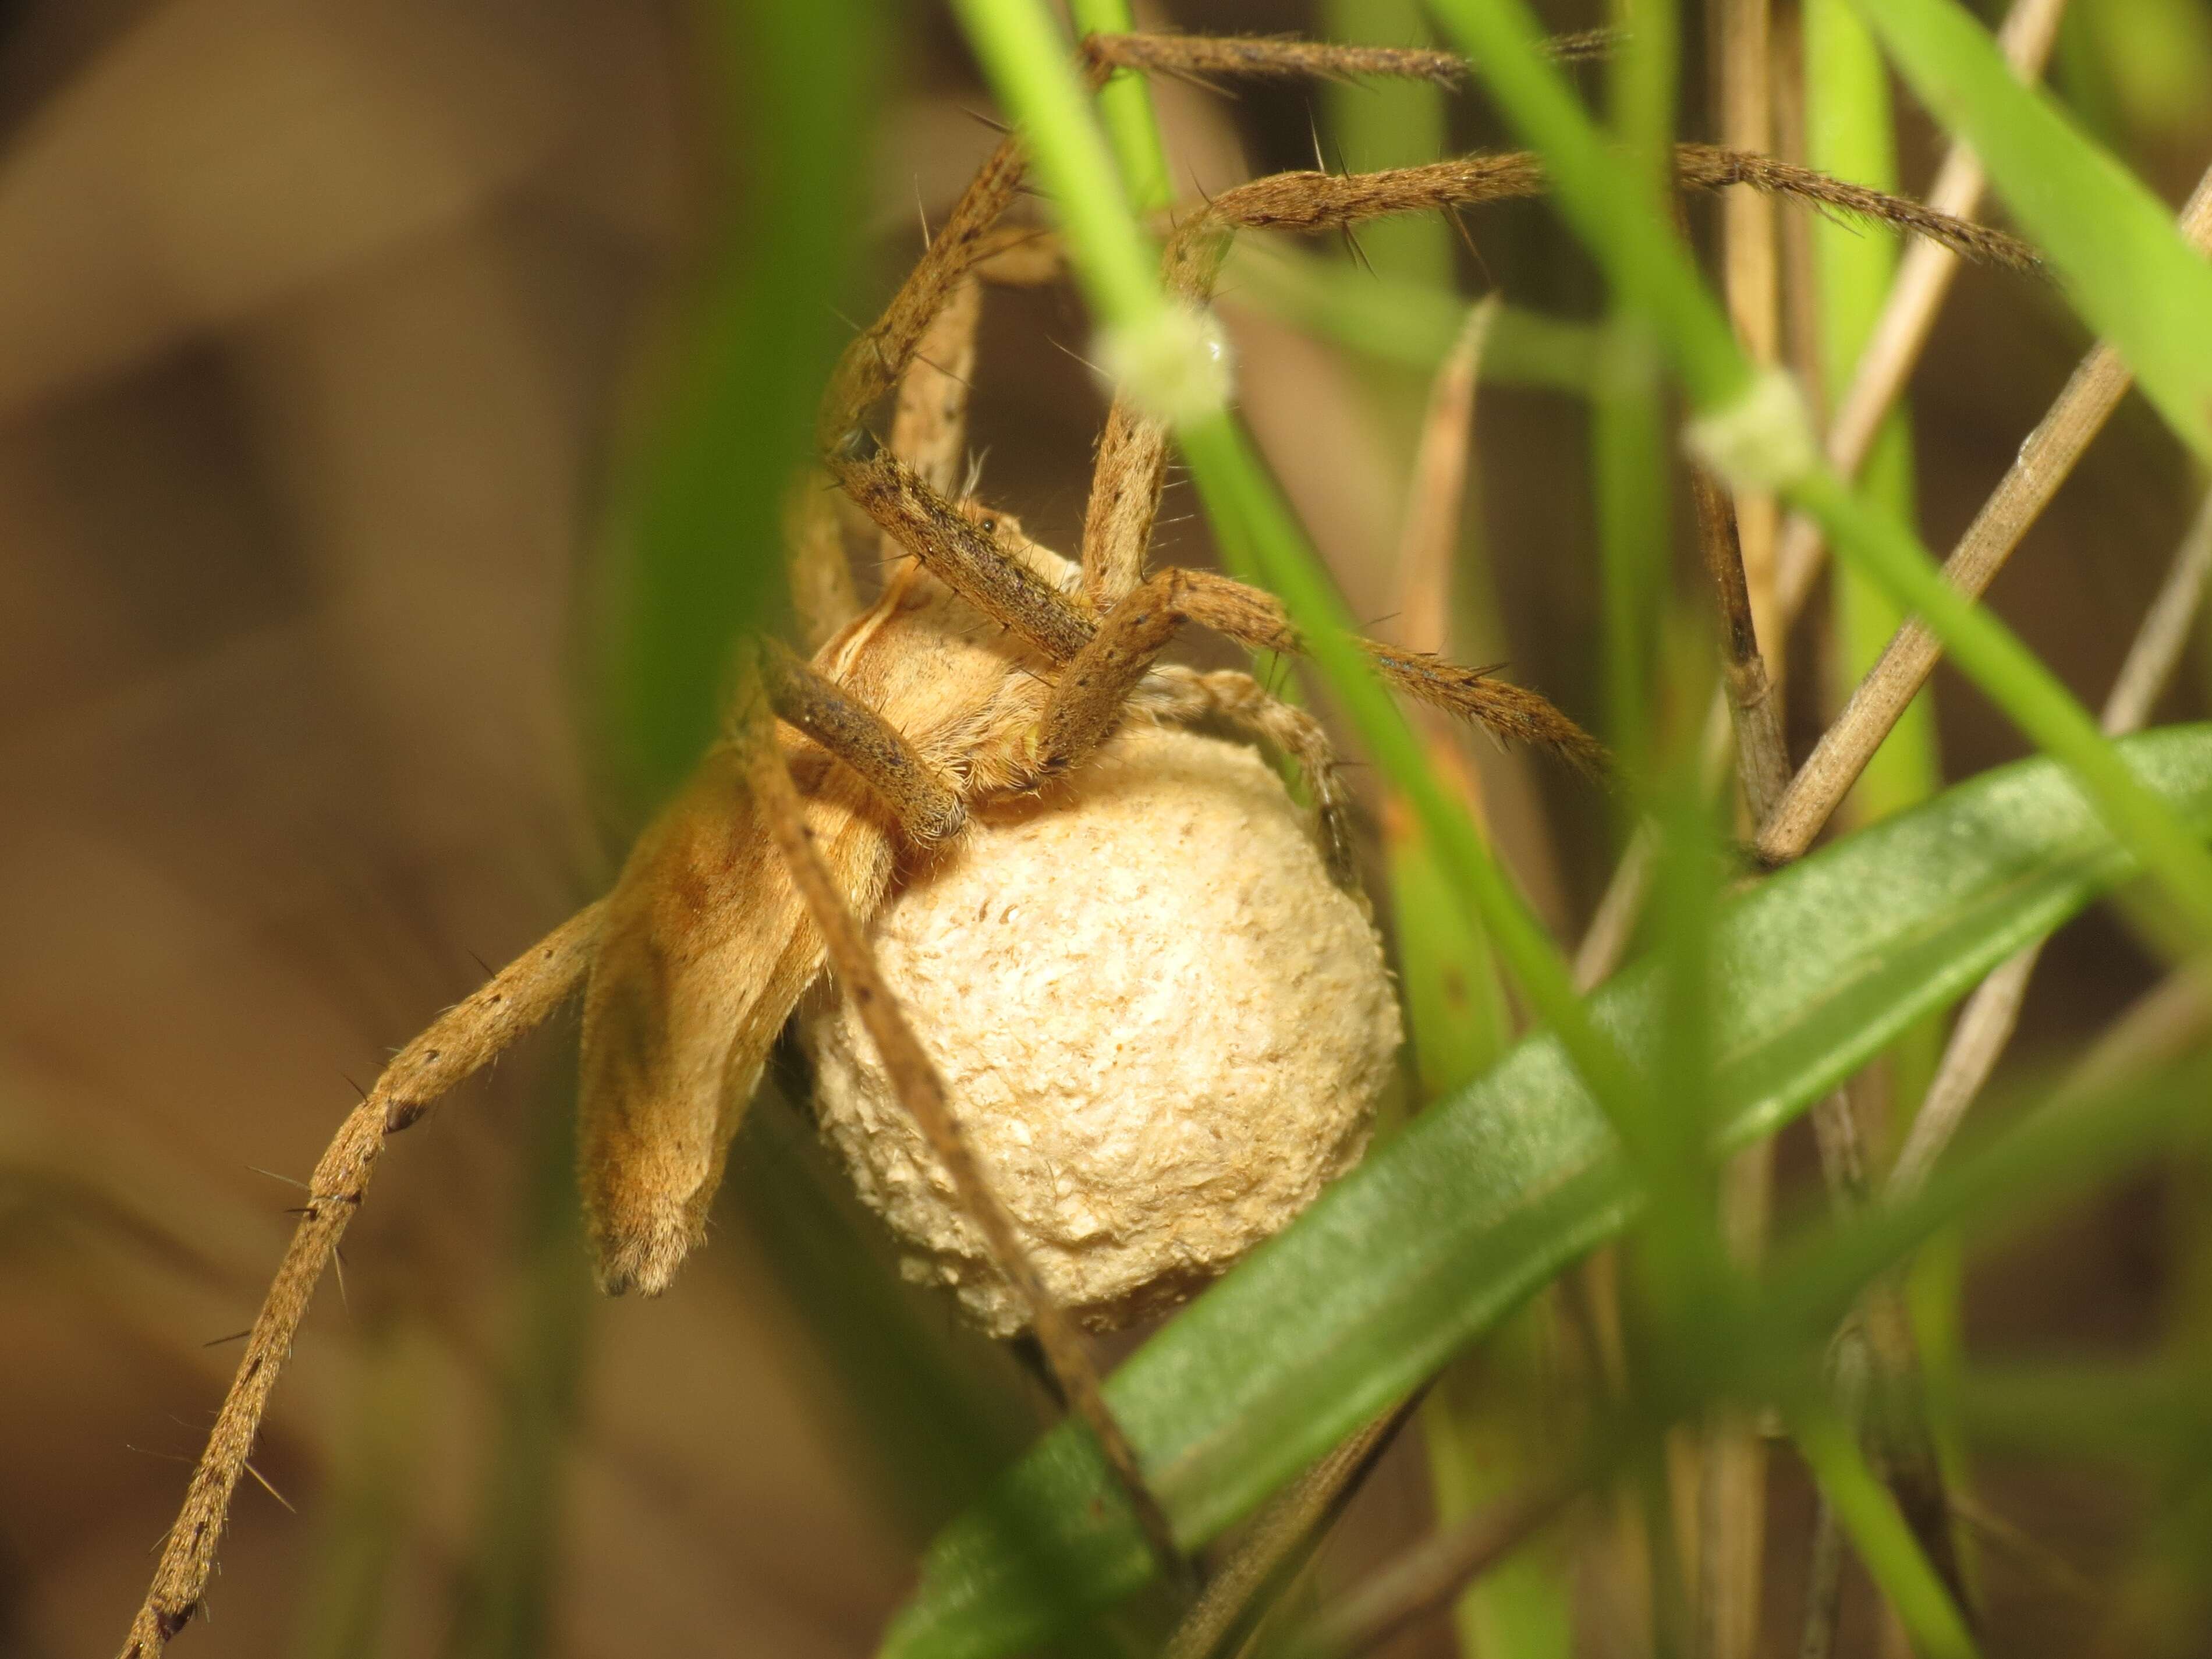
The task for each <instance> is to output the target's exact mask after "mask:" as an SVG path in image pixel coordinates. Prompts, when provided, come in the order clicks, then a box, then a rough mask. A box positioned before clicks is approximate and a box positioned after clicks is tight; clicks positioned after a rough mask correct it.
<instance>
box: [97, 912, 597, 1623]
mask: <svg viewBox="0 0 2212 1659" xmlns="http://www.w3.org/2000/svg"><path fill="white" fill-rule="evenodd" d="M605 908H606V907H605V904H604V902H602V903H597V904H588V905H586V906H585V907H584V908H582V909H581V910H579V911H578V912H577V913H576V914H575V915H573V916H571V917H569V918H568V921H564V922H562V924H561V925H560V926H559V927H556V928H555V929H554V930H553V931H552V932H551V933H548V934H547V935H546V936H545V937H544V939H540V940H538V943H537V944H535V945H532V946H531V947H530V948H529V949H528V950H527V951H524V952H523V953H522V954H521V955H520V956H519V957H516V958H515V959H514V960H513V962H511V963H508V964H507V966H506V967H504V968H502V969H500V970H499V972H498V973H496V974H495V975H492V976H491V978H489V980H487V981H485V982H484V983H483V985H481V986H479V987H477V989H476V991H475V992H473V993H472V994H470V995H469V996H467V997H465V998H464V999H462V1000H461V1001H459V1002H458V1003H456V1004H455V1005H454V1006H453V1007H451V1008H448V1009H447V1011H446V1012H444V1013H442V1014H441V1015H440V1016H439V1017H438V1018H436V1019H435V1020H433V1021H432V1022H431V1023H430V1025H429V1028H428V1030H425V1031H424V1032H423V1033H422V1035H421V1036H418V1037H416V1039H415V1040H414V1041H413V1042H410V1043H409V1044H408V1045H407V1046H406V1047H405V1048H402V1049H401V1050H400V1051H399V1052H398V1054H396V1055H394V1056H393V1057H392V1063H391V1064H390V1065H388V1066H386V1067H385V1068H384V1072H383V1074H382V1075H381V1076H380V1077H379V1078H378V1079H376V1083H375V1085H374V1087H372V1088H371V1089H370V1090H369V1091H368V1096H367V1097H365V1098H364V1099H363V1100H362V1103H361V1104H360V1105H358V1106H356V1107H355V1108H354V1109H353V1110H352V1111H351V1112H350V1113H349V1114H348V1115H347V1116H346V1119H345V1121H344V1122H343V1123H342V1124H340V1125H339V1126H338V1131H337V1133H336V1134H335V1135H333V1136H332V1137H331V1144H330V1146H328V1148H326V1149H325V1152H324V1153H323V1156H322V1158H321V1159H320V1161H319V1162H318V1163H317V1164H316V1165H315V1170H314V1174H313V1176H311V1177H310V1178H309V1181H308V1183H307V1191H308V1198H307V1207H306V1208H305V1209H304V1210H303V1211H302V1212H301V1217H300V1225H298V1227H296V1228H295V1229H294V1231H293V1233H292V1242H291V1243H289V1245H287V1246H286V1247H285V1250H284V1259H283V1261H282V1263H280V1264H279V1265H278V1267H277V1269H276V1278H275V1279H273V1280H271V1281H270V1286H269V1294H268V1297H267V1298H266V1299H265V1300H264V1302H263V1303H262V1304H261V1311H260V1312H259V1313H258V1314H256V1315H255V1316H254V1319H253V1328H252V1330H251V1331H250V1332H248V1333H247V1334H246V1352H245V1353H244V1355H243V1356H241V1357H240V1360H239V1363H238V1374H237V1375H236V1376H234V1377H233V1378H232V1379H231V1384H230V1392H229V1393H228V1394H227V1395H224V1396H223V1401H222V1410H221V1411H219V1412H218V1413H216V1419H215V1428H214V1429H213V1431H211V1432H210V1434H209V1436H208V1443H207V1449H206V1450H205V1451H204V1452H202V1453H201V1454H200V1461H199V1465H198V1467H197V1468H195V1469H194V1470H193V1471H192V1478H191V1485H190V1486H187V1487H186V1488H185V1502H184V1506H183V1510H182V1511H181V1512H180V1513H179V1515H178V1516H177V1523H176V1525H174V1526H173V1527H171V1528H169V1533H168V1536H167V1539H166V1540H165V1541H163V1543H162V1546H161V1561H160V1563H159V1565H156V1566H155V1569H154V1578H153V1583H151V1584H150V1585H149V1587H148V1589H147V1591H146V1600H145V1601H144V1602H143V1604H142V1605H141V1606H140V1607H139V1609H138V1616H137V1618H136V1619H135V1620H132V1621H131V1634H130V1635H129V1637H128V1638H125V1644H124V1649H123V1653H124V1659H155V1656H157V1655H159V1654H160V1653H161V1650H162V1649H163V1648H164V1647H165V1646H167V1644H168V1641H169V1638H171V1637H173V1636H174V1635H175V1634H176V1633H177V1632H179V1631H180V1630H182V1629H183V1628H184V1627H185V1625H186V1623H188V1622H189V1621H190V1620H191V1617H192V1615H193V1614H194V1613H197V1612H198V1611H199V1606H200V1598H201V1597H202V1596H203V1595H204V1594H205V1593H206V1591H207V1584H208V1578H209V1576H210V1574H211V1573H212V1572H213V1571H214V1570H215V1556H216V1545H217V1544H218V1543H219V1542H220V1541H222V1532H223V1526H224V1523H225V1522H227V1521H228V1518H229V1515H230V1499H231V1495H232V1493H233V1492H234V1491H235V1490H236V1489H237V1486H238V1478H239V1476H240V1474H243V1473H244V1472H245V1469H246V1459H247V1457H248V1456H250V1455H252V1450H253V1443H254V1440H255V1438H256V1437H258V1435H259V1433H260V1432H261V1419H262V1414H263V1413H264V1411H266V1410H267V1408H268V1405H269V1396H270V1394H271V1393H272V1392H273V1391H274V1390H275V1389H276V1378H277V1375H278V1373H279V1372H281V1371H282V1370H283V1367H284V1362H285V1360H286V1359H287V1358H289V1356H290V1354H291V1352H292V1345H293V1341H294V1340H295V1338H296V1337H297V1335H298V1334H299V1329H300V1322H301V1320H302V1319H304V1318H305V1317H306V1316H307V1304H308V1303H309V1301H310V1299H311V1298H312V1297H313V1295H314V1291H315V1285H316V1282H317V1281H318V1280H319V1279H321V1277H322V1274H323V1268H324V1267H325V1266H326V1265H327V1264H328V1263H329V1262H330V1261H331V1258H332V1256H334V1255H336V1254H337V1248H338V1240H339V1239H340V1238H341V1237H343V1236H344V1233H345V1230H346V1225H347V1224H348V1223H349V1222H350V1221H351V1220H352V1219H353V1218H354V1214H355V1212H356V1211H357V1210H359V1209H360V1208H361V1201H362V1194H363V1193H364V1192H365V1191H366V1190H367V1188H368V1181H369V1177H370V1176H372V1175H374V1173H375V1171H376V1163H377V1159H378V1158H379V1157H380V1155H381V1154H382V1152H383V1151H384V1144H385V1141H386V1139H387V1138H388V1137H389V1136H390V1135H392V1133H395V1132H396V1131H398V1130H400V1129H404V1128H405V1127H407V1126H408V1125H409V1124H410V1123H412V1122H413V1121H415V1120H416V1118H418V1117H420V1116H421V1115H422V1113H423V1112H424V1111H426V1110H427V1109H428V1108H429V1106H430V1104H431V1103H432V1102H434V1101H435V1100H436V1099H437V1098H438V1097H439V1096H441V1095H442V1094H444V1093H445V1092H446V1091H447V1090H449V1089H451V1088H453V1086H454V1085H457V1084H459V1082H460V1081H461V1080H462V1079H465V1078H466V1077H468V1076H470V1075H471V1074H472V1073H475V1072H477V1071H478V1070H480V1069H481V1068H482V1067H483V1066H486V1065H489V1063H490V1062H491V1061H492V1060H494V1059H495V1057H496V1056H497V1055H498V1054H499V1053H500V1052H501V1050H502V1049H504V1048H507V1045H508V1044H510V1043H512V1042H514V1041H515V1040H516V1039H517V1038H519V1037H520V1036H522V1035H523V1034H524V1033H525V1032H526V1031H528V1030H531V1029H532V1027H533V1026H535V1025H536V1024H538V1022H539V1021H541V1020H543V1019H544V1018H546V1017H547V1016H548V1015H550V1013H552V1012H553V1011H554V1010H555V1009H556V1008H557V1007H559V1006H561V1004H562V1002H564V1001H566V1000H568V994H569V993H570V992H572V991H573V990H574V989H575V987H576V986H577V985H578V983H579V982H580V981H581V980H582V979H583V977H584V970H585V968H586V965H587V964H588V963H589V962H590V960H591V956H592V946H593V945H594V944H595V943H596V941H597V939H598V938H599V921H600V918H601V916H602V915H603V914H604V913H605Z"/></svg>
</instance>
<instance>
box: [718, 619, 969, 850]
mask: <svg viewBox="0 0 2212 1659" xmlns="http://www.w3.org/2000/svg"><path fill="white" fill-rule="evenodd" d="M759 661H760V673H761V682H762V684H763V687H764V688H765V690H766V691H767V693H768V701H769V708H772V709H774V710H775V714H776V716H777V718H778V719H780V720H784V721H785V722H787V724H789V725H791V726H796V727H797V728H798V729H799V731H801V732H805V734H806V735H807V736H808V737H810V738H813V739H814V741H815V742H817V743H818V744H821V745H822V747H823V748H824V749H826V750H829V752H830V753H831V754H832V755H835V756H836V757H837V758H838V759H839V760H842V761H843V762H844V763H845V764H846V765H848V766H849V767H851V768H852V769H854V771H855V772H858V773H859V774H860V776H861V777H862V778H863V779H864V780H865V781H866V783H867V785H868V787H870V788H871V789H872V790H873V791H874V792H875V794H876V798H877V799H878V800H880V801H881V802H882V803H883V804H884V805H885V806H886V807H888V808H889V809H890V811H891V813H892V815H893V816H894V817H896V818H897V819H898V821H899V828H900V829H903V830H904V831H905V832H906V836H907V839H908V841H910V842H914V843H915V845H916V846H921V847H927V846H929V845H930V844H932V843H933V842H939V841H942V840H944V839H945V837H946V836H950V835H951V834H953V833H954V832H955V831H957V829H959V828H960V826H961V825H962V824H963V823H965V822H966V821H967V811H966V809H965V808H964V807H963V806H962V805H961V804H960V792H959V790H958V788H957V787H956V786H955V785H954V784H953V783H952V782H951V781H950V780H949V779H947V778H945V776H944V775H943V774H941V773H940V772H939V770H938V769H937V768H936V767H934V766H933V765H931V764H930V763H929V762H928V761H927V760H925V759H923V758H922V757H921V755H920V754H919V753H917V752H916V751H915V748H914V745H913V744H909V743H908V741H907V740H906V739H905V738H903V737H902V736H900V735H899V732H898V730H897V728H896V727H895V726H892V725H891V723H890V721H889V720H885V719H884V717H883V716H882V715H881V714H878V713H876V711H875V710H874V709H872V708H869V707H867V705H866V704H865V703H862V702H859V701H857V700H856V699H854V697H853V696H851V694H850V693H848V692H847V691H846V690H845V689H844V688H843V687H842V686H840V685H839V684H837V683H836V681H835V680H832V679H830V678H828V677H827V676H826V675H823V673H821V672H820V671H818V670H817V669H816V668H814V667H813V666H812V665H811V664H809V663H807V662H805V661H804V660H802V659H800V658H799V656H797V655H796V654H795V653H793V652H792V651H791V650H790V649H789V648H788V647H785V646H783V645H782V644H781V643H779V642H778V641H774V640H769V641H763V644H762V647H761V650H760V658H759Z"/></svg>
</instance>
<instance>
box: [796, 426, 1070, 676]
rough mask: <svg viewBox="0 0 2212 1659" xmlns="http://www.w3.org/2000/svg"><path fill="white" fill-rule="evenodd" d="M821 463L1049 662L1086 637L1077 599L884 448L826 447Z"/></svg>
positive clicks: (908, 545)
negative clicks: (1011, 552)
mask: <svg viewBox="0 0 2212 1659" xmlns="http://www.w3.org/2000/svg"><path fill="white" fill-rule="evenodd" d="M864 451H865V452H866V453H863V452H864ZM826 464H827V465H828V466H829V471H830V474H831V476H832V477H835V478H836V480H837V482H838V483H839V484H840V485H842V487H843V489H844V491H845V493H846V494H847V495H849V496H851V497H852V498H853V500H854V502H855V503H857V504H858V505H859V507H860V510H861V511H862V512H864V513H866V514H867V515H868V516H869V517H870V518H872V519H873V520H875V521H876V523H877V524H878V525H879V526H881V527H882V528H883V530H884V532H885V533H887V534H888V535H890V537H892V538H894V539H895V540H896V542H897V543H898V544H899V545H900V546H901V547H902V548H903V549H905V550H907V551H908V552H910V553H912V554H914V555H915V556H916V557H917V558H919V559H920V560H921V562H922V563H923V565H924V566H926V567H927V569H928V570H929V572H930V574H932V575H933V576H935V577H936V578H937V579H938V580H939V581H941V582H943V583H944V584H945V586H947V587H949V588H951V590H952V591H953V592H955V593H957V594H958V595H959V596H960V597H961V598H962V599H965V600H966V601H967V602H968V603H969V605H972V606H974V607H975V610H977V611H981V613H982V614H983V615H984V616H986V617H989V618H990V619H991V620H992V621H994V622H995V623H998V624H999V625H1000V627H1002V628H1007V629H1012V630H1013V631H1014V632H1015V633H1017V634H1018V635H1021V636H1022V637H1023V638H1024V639H1025V640H1027V641H1030V643H1031V644H1032V645H1034V646H1036V648H1037V649H1038V650H1039V651H1042V653H1044V654H1045V656H1046V657H1047V658H1048V659H1050V660H1052V661H1054V662H1055V663H1064V662H1066V661H1067V660H1069V659H1071V658H1073V656H1074V655H1075V653H1077V652H1079V651H1080V650H1081V649H1082V648H1083V647H1084V645H1085V642H1086V641H1089V639H1090V638H1091V630H1092V628H1093V623H1092V622H1091V617H1089V616H1088V615H1086V614H1085V609H1084V607H1083V606H1082V605H1080V604H1079V603H1078V602H1077V601H1076V600H1075V599H1071V598H1070V597H1069V596H1068V595H1066V594H1065V593H1063V592H1060V589H1059V588H1058V587H1056V586H1054V585H1053V584H1052V582H1050V581H1049V580H1047V579H1046V578H1045V577H1043V576H1042V575H1040V574H1037V573H1036V571H1035V570H1033V569H1031V568H1030V567H1029V566H1028V565H1026V564H1024V563H1023V562H1021V561H1019V560H1018V559H1015V558H1012V557H1010V556H1008V554H1007V552H1006V549H1005V548H1004V547H1002V546H1001V545H1000V543H999V540H998V538H996V537H995V536H994V535H993V533H992V532H991V531H990V530H989V529H988V528H987V526H986V525H985V524H984V522H983V521H982V520H981V518H980V517H979V516H978V515H976V514H975V513H969V512H963V510H962V509H961V508H960V507H958V506H957V504H955V503H954V502H953V501H950V500H949V499H947V498H946V497H945V495H943V494H942V493H941V492H939V491H938V490H936V489H932V488H931V487H930V484H929V482H928V481H927V479H925V478H923V477H921V475H920V474H919V473H917V472H915V470H914V469H913V468H912V467H910V466H908V465H906V464H905V463H904V462H903V461H902V460H900V459H898V457H897V456H896V455H893V454H892V453H890V451H888V450H884V449H877V448H874V447H872V446H869V445H866V443H862V444H859V445H848V446H846V447H843V448H841V449H837V450H833V451H831V452H830V453H829V456H828V457H827V458H826Z"/></svg>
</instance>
